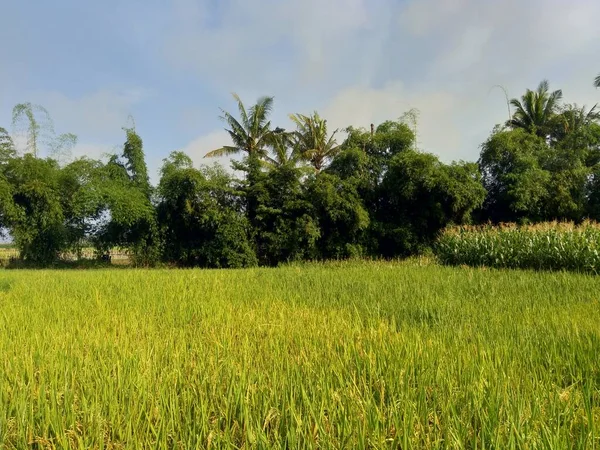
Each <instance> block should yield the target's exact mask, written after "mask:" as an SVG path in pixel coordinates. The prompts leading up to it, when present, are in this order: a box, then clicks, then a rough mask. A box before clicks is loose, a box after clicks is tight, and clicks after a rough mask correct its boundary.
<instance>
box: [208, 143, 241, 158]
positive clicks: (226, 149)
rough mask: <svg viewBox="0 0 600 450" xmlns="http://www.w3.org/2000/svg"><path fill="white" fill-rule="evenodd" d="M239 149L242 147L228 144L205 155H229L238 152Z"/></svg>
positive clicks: (215, 156)
mask: <svg viewBox="0 0 600 450" xmlns="http://www.w3.org/2000/svg"><path fill="white" fill-rule="evenodd" d="M239 151H240V149H239V148H237V147H231V146H228V145H226V146H224V147H221V148H217V149H215V150H211V151H210V152H208V153H207V154H206V155H204V157H205V158H217V157H219V156H229V155H233V154H235V153H238V152H239Z"/></svg>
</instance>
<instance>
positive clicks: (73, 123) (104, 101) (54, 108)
mask: <svg viewBox="0 0 600 450" xmlns="http://www.w3.org/2000/svg"><path fill="white" fill-rule="evenodd" d="M149 96H150V92H148V91H146V90H144V89H141V88H130V89H125V90H121V91H113V90H108V89H105V90H99V91H96V92H92V93H89V94H86V95H83V96H81V97H69V96H66V95H64V94H62V93H60V92H48V93H39V94H37V95H36V103H40V104H42V105H44V106H45V107H46V109H47V110H48V111H49V112H50V115H51V116H52V118H53V121H54V123H55V128H56V129H57V132H62V131H68V132H73V133H75V134H77V135H84V136H85V138H86V139H106V138H107V136H116V135H121V134H122V130H121V128H122V127H124V126H126V125H130V120H129V115H130V114H132V109H133V107H134V106H135V105H137V104H139V103H140V102H141V101H143V100H145V99H146V98H148V97H149Z"/></svg>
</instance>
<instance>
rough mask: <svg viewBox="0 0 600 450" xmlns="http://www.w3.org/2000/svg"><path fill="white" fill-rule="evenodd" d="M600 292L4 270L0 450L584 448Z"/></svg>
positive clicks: (301, 276) (547, 282) (578, 284)
mask: <svg viewBox="0 0 600 450" xmlns="http://www.w3.org/2000/svg"><path fill="white" fill-rule="evenodd" d="M598 292H600V280H598V279H596V278H593V277H588V276H584V275H576V274H565V273H525V272H519V271H516V272H504V271H483V270H473V269H455V268H447V267H438V266H433V265H430V266H422V267H418V266H408V265H397V264H387V263H370V264H366V263H363V264H357V263H354V264H338V265H335V266H327V265H311V266H306V267H287V268H279V269H249V270H231V271H198V270H182V271H166V270H164V271H163V270H160V271H146V270H120V271H115V270H98V271H87V272H73V271H71V272H68V271H65V272H59V271H36V272H33V271H32V272H28V271H18V272H15V271H4V272H2V271H0V355H1V357H0V448H6V449H13V448H18V449H21V448H32V447H33V448H80V449H84V448H85V449H90V448H112V449H116V448H127V449H130V448H133V449H135V448H182V449H183V448H185V449H192V448H214V449H217V448H344V449H349V448H358V449H361V448H373V449H375V448H404V449H406V448H419V449H428V448H472V449H474V448H478V449H479V448H594V446H596V447H597V446H598V445H600V440H599V439H598V433H599V430H600V429H599V427H600V391H599V387H600V365H599V364H598V355H599V354H600V353H599V352H600V329H599V327H598V323H600V303H599V300H598V299H599V296H598Z"/></svg>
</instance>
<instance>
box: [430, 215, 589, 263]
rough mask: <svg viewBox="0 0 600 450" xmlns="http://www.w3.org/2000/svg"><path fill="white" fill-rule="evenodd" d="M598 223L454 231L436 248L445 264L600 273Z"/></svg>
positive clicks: (511, 226)
mask: <svg viewBox="0 0 600 450" xmlns="http://www.w3.org/2000/svg"><path fill="white" fill-rule="evenodd" d="M599 252H600V228H599V227H598V226H597V225H595V224H589V223H585V224H583V225H581V226H578V227H576V226H574V225H572V224H560V225H559V224H556V223H554V224H552V223H551V224H541V225H537V226H535V227H531V226H530V227H527V226H523V227H517V226H514V225H504V226H502V227H499V228H498V227H490V226H485V227H480V228H452V229H449V230H447V231H446V232H445V233H444V234H443V235H442V236H441V237H440V239H439V240H438V242H437V243H436V245H435V254H436V256H437V257H438V258H439V260H440V261H441V262H442V263H444V264H451V265H463V264H464V265H469V266H487V267H503V268H511V269H536V270H572V271H578V272H590V273H594V274H597V273H600V253H599Z"/></svg>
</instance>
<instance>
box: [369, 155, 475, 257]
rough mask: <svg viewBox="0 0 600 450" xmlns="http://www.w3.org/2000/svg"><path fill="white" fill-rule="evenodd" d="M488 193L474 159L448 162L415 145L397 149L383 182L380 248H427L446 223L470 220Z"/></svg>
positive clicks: (401, 251) (403, 251) (392, 252)
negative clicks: (441, 160) (406, 148)
mask: <svg viewBox="0 0 600 450" xmlns="http://www.w3.org/2000/svg"><path fill="white" fill-rule="evenodd" d="M484 196H485V191H484V190H483V187H482V186H481V181H480V176H479V174H478V172H477V168H476V166H475V165H473V164H464V163H455V164H452V165H450V166H447V165H445V164H443V163H441V162H440V161H439V159H438V158H437V157H436V156H434V155H431V154H427V153H420V152H415V151H413V150H405V151H403V152H402V153H399V154H397V155H396V156H395V157H394V158H393V159H392V160H391V162H390V165H389V169H388V171H387V173H386V174H385V177H384V179H383V182H382V184H381V190H380V199H381V206H380V209H379V211H378V215H377V221H378V225H377V228H376V229H375V233H376V234H377V242H378V245H379V248H378V253H379V254H382V255H385V256H398V255H401V256H406V255H409V254H412V253H415V252H420V251H422V250H423V249H424V248H425V247H426V246H428V245H429V244H430V243H431V242H432V241H433V239H435V237H436V236H437V234H438V232H439V231H440V230H441V229H442V228H444V227H445V226H446V225H447V224H449V223H465V222H469V221H470V216H471V213H472V211H473V210H474V209H475V208H478V207H479V206H481V204H482V203H483V199H484Z"/></svg>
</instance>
